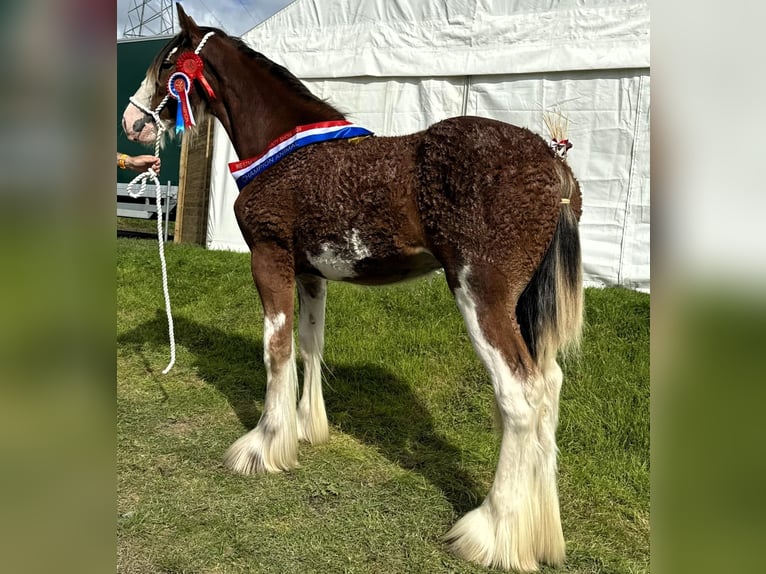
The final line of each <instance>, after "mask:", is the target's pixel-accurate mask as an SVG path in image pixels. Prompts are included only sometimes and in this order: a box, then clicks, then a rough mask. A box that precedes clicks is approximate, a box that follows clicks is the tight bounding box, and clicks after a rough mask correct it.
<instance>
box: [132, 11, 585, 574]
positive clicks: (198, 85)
mask: <svg viewBox="0 0 766 574" xmlns="http://www.w3.org/2000/svg"><path fill="white" fill-rule="evenodd" d="M177 6H178V19H179V23H180V32H179V33H178V35H176V36H175V37H174V38H172V39H171V40H170V41H169V42H168V44H167V45H166V46H165V47H164V48H163V49H162V50H161V51H160V52H159V53H158V54H157V56H156V57H155V59H154V61H153V62H152V64H151V66H150V67H149V69H148V71H147V74H146V77H145V79H144V80H143V82H142V84H141V86H140V87H139V89H138V91H137V92H136V94H135V95H134V96H133V97H132V98H131V100H130V101H131V103H130V104H129V105H128V106H127V108H126V110H125V112H124V115H123V120H122V124H123V128H124V130H125V132H126V134H127V136H128V137H129V138H130V139H131V140H134V141H139V142H143V143H146V144H151V143H153V142H154V140H155V138H156V137H161V136H164V135H165V134H167V133H169V132H170V131H171V130H172V128H173V125H174V121H175V125H176V129H184V128H185V127H188V128H189V129H193V127H194V124H195V120H194V116H195V115H196V116H197V117H201V115H203V114H212V115H213V116H214V117H216V118H217V119H218V120H219V121H220V123H221V125H222V126H223V128H224V129H225V130H226V132H227V134H228V136H229V138H230V140H231V142H232V143H233V146H234V149H235V151H236V153H237V154H238V156H239V157H240V158H248V159H247V160H242V161H241V162H235V163H234V164H231V165H230V168H231V169H232V173H233V174H234V175H235V177H237V178H241V179H238V185H239V186H240V192H239V195H238V198H237V199H236V202H235V205H234V211H235V214H236V219H237V223H238V225H239V228H240V230H241V232H242V235H243V237H244V239H245V241H246V243H247V245H248V247H249V249H250V254H251V255H250V256H251V269H252V275H253V280H254V282H255V285H256V287H257V290H258V294H259V298H260V301H261V304H262V306H263V315H264V326H263V331H264V336H263V347H264V350H263V358H264V364H265V367H266V372H267V381H266V392H265V399H264V406H263V411H262V414H261V416H260V419H259V421H258V423H257V425H256V426H255V428H254V429H252V430H250V432H248V433H246V434H245V435H244V436H242V437H241V438H239V439H238V440H237V441H236V442H234V444H233V445H232V446H231V447H230V448H229V449H228V451H227V452H226V454H225V457H224V461H225V464H226V466H227V467H229V468H230V469H232V470H233V471H234V472H237V473H243V474H254V473H271V472H279V471H288V470H290V469H294V468H295V467H296V466H297V464H298V461H297V449H298V441H306V442H308V443H312V444H318V443H322V442H324V441H327V440H329V427H328V422H327V414H326V411H325V405H324V399H323V395H322V377H321V362H322V352H323V347H324V323H325V300H326V296H327V281H328V280H332V281H345V282H350V283H355V284H362V285H381V284H387V283H392V282H397V281H402V280H406V279H411V278H415V277H418V276H421V275H424V274H427V273H430V272H434V271H435V270H438V269H443V273H444V276H445V278H446V281H447V284H448V286H449V289H450V290H451V292H452V294H453V296H454V299H455V301H456V304H457V307H458V309H459V311H460V313H461V314H462V317H463V319H464V322H465V326H466V329H467V332H468V335H469V338H470V340H471V342H472V344H473V347H474V349H475V351H476V353H477V355H478V357H479V358H480V360H481V362H482V363H483V365H484V366H485V367H486V369H487V371H488V373H489V378H490V380H491V383H492V386H493V390H494V397H495V403H496V415H497V416H496V418H498V422H499V426H500V432H501V433H502V436H501V443H500V451H499V457H498V462H497V469H496V473H495V476H494V479H493V482H492V485H491V487H490V489H489V492H488V494H487V495H486V498H485V499H484V500H483V501H482V503H481V504H480V505H479V506H478V507H477V508H475V509H473V510H471V511H469V512H468V513H466V514H465V515H464V516H462V517H461V518H460V519H459V520H458V521H457V522H456V523H455V524H454V525H453V527H452V528H451V529H450V530H449V532H447V534H446V535H445V537H444V540H445V541H446V543H447V544H448V545H449V547H450V548H451V549H452V551H453V552H455V553H456V554H457V555H458V556H460V557H462V558H464V559H466V560H469V561H473V562H476V563H479V564H482V565H484V566H488V567H494V568H500V569H505V570H517V571H523V572H529V571H534V570H536V569H537V568H538V567H539V564H540V563H547V564H550V565H553V566H557V565H561V564H562V563H563V562H564V558H565V544H564V537H563V532H562V528H561V518H560V510H559V501H558V491H557V461H556V457H557V448H556V438H555V432H556V427H557V424H558V406H559V393H560V389H561V385H562V379H563V374H562V370H561V368H560V366H559V364H558V362H557V359H558V358H559V355H560V354H561V353H566V352H571V351H573V350H576V348H577V345H578V344H579V341H580V338H581V330H582V315H583V287H582V263H581V253H580V242H579V232H578V223H579V218H580V214H581V210H582V207H581V205H582V199H581V193H580V188H579V185H578V183H577V180H576V179H575V177H574V175H573V174H572V171H571V169H570V168H569V166H568V165H567V164H566V162H565V161H564V160H563V159H562V158H561V156H560V155H559V154H557V153H556V151H555V149H552V148H551V145H550V144H549V143H548V142H546V141H545V140H544V139H543V138H542V137H541V136H539V135H536V134H534V133H533V132H531V131H529V130H527V129H525V128H521V127H516V126H513V125H510V124H507V123H503V122H499V121H495V120H491V119H485V118H478V117H455V118H450V119H446V120H443V121H440V122H438V123H435V124H433V125H432V126H430V127H429V128H427V129H425V130H423V131H420V132H417V133H413V134H410V135H404V136H399V137H380V136H376V135H372V134H370V133H369V132H366V130H363V129H361V130H360V129H359V126H355V125H354V124H352V123H351V122H348V121H347V120H346V118H345V116H344V114H342V113H341V112H340V111H338V110H337V109H335V108H334V107H333V106H332V105H330V104H329V103H327V102H325V101H323V100H320V99H319V98H317V97H315V96H314V95H313V94H311V92H310V91H309V90H308V89H307V88H306V87H305V85H304V84H302V83H301V82H300V81H299V80H298V79H297V78H296V77H295V76H294V75H293V74H291V73H290V72H289V71H288V70H287V69H285V68H284V67H282V66H280V65H278V64H276V63H274V62H272V61H271V60H269V59H268V58H266V57H265V56H264V55H262V54H260V53H258V52H256V51H254V50H252V49H250V48H249V47H248V46H247V45H246V44H245V43H244V42H243V41H242V40H240V39H238V38H234V37H231V36H229V35H227V34H226V33H225V32H223V31H222V30H219V29H217V28H210V27H200V26H198V25H197V24H196V23H195V22H194V21H193V20H192V18H190V17H189V16H187V15H186V13H185V12H184V11H183V9H182V8H181V6H180V4H177ZM322 130H326V131H328V132H329V133H330V134H331V135H330V137H329V138H326V139H322V137H324V136H322V134H321V133H320V134H319V136H322V137H319V139H317V140H312V141H309V142H308V143H306V140H310V139H311V137H314V135H316V134H317V133H318V132H322ZM333 130H335V131H334V132H333ZM338 130H340V131H341V132H342V131H343V130H347V131H346V132H344V134H341V135H338V136H337V137H335V136H336V135H337V133H338ZM306 134H309V135H308V136H306ZM360 134H361V135H360ZM303 136H306V137H305V138H304V137H303ZM301 138H303V139H301ZM275 150H276V151H275ZM285 150H286V151H285ZM275 154H276V155H275ZM250 158H253V159H250ZM253 165H256V167H258V168H259V169H260V171H258V173H256V174H255V175H253V174H252V172H248V169H250V167H251V166H253ZM296 287H297V291H298V302H299V309H298V341H299V348H300V354H301V357H302V360H303V365H304V374H303V388H302V394H301V396H300V400H298V377H297V370H296V351H295V345H294V336H293V320H294V290H295V289H296Z"/></svg>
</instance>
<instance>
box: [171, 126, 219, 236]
mask: <svg viewBox="0 0 766 574" xmlns="http://www.w3.org/2000/svg"><path fill="white" fill-rule="evenodd" d="M212 162H213V122H212V120H210V118H207V119H205V120H204V122H203V123H202V124H201V125H200V126H199V127H198V128H197V133H196V134H195V135H194V136H190V135H189V134H188V133H185V134H184V136H183V140H182V141H181V161H180V165H179V177H178V207H177V208H176V225H175V231H174V233H173V241H174V242H175V243H194V244H197V245H202V246H203V247H204V246H205V242H206V240H207V214H208V203H209V200H210V172H211V166H212Z"/></svg>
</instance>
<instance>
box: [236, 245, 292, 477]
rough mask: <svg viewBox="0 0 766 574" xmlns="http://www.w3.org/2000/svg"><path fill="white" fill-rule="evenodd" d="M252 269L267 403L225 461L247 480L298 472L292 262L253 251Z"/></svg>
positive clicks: (272, 253) (278, 254)
mask: <svg viewBox="0 0 766 574" xmlns="http://www.w3.org/2000/svg"><path fill="white" fill-rule="evenodd" d="M252 269H253V278H254V279H255V284H256V286H257V287H258V294H259V295H260V297H261V302H262V304H263V362H264V364H265V366H266V397H265V399H264V404H263V412H262V414H261V418H260V420H259V421H258V424H257V425H256V426H255V428H254V429H253V430H251V431H250V432H249V433H247V434H246V435H244V436H242V437H241V438H239V440H237V441H236V442H235V443H234V444H233V445H231V447H230V448H229V450H228V451H227V453H226V456H225V463H226V465H227V466H228V467H230V468H231V469H232V470H234V471H235V472H240V473H243V474H252V473H256V472H279V471H282V470H290V469H292V468H295V467H296V466H298V427H297V420H296V389H297V386H298V377H297V373H296V369H295V348H294V345H293V307H294V303H293V297H294V285H295V279H294V275H293V267H292V258H291V257H290V256H289V255H288V254H287V253H285V252H282V251H274V250H266V249H263V248H262V249H254V250H253V257H252Z"/></svg>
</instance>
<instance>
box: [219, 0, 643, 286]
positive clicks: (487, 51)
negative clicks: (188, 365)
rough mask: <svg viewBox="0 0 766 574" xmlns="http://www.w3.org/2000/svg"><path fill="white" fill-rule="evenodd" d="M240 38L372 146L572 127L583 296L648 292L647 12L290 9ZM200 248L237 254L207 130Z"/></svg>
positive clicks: (319, 3)
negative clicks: (204, 228)
mask: <svg viewBox="0 0 766 574" xmlns="http://www.w3.org/2000/svg"><path fill="white" fill-rule="evenodd" d="M243 39H244V40H245V41H246V42H247V43H248V44H249V45H250V46H252V47H253V48H254V49H255V50H257V51H259V52H262V53H263V54H265V55H266V56H268V57H269V58H271V59H272V60H274V61H276V62H278V63H280V64H282V65H284V66H285V67H287V68H288V69H289V70H291V71H292V72H293V73H294V74H295V75H296V76H298V77H299V78H300V79H302V80H303V81H304V82H305V83H306V85H307V86H308V87H309V89H310V90H311V91H312V92H313V93H314V94H316V95H317V96H319V97H320V98H324V99H327V100H328V101H330V103H332V104H333V105H335V106H336V107H338V108H339V109H341V110H342V111H344V112H346V113H347V114H348V117H349V119H351V120H352V121H354V122H356V123H359V124H361V125H364V126H365V127H367V128H368V129H371V130H372V131H374V132H376V133H377V134H379V135H399V134H405V133H410V132H414V131H418V130H421V129H424V128H426V127H427V126H429V125H430V124H432V123H434V122H436V121H438V120H441V119H444V118H447V117H451V116H457V115H478V116H485V117H491V118H495V119H499V120H503V121H506V122H509V123H512V124H516V125H520V126H525V127H528V128H529V129H531V130H533V131H535V132H537V133H540V134H541V135H543V136H544V137H547V133H546V130H545V127H544V123H543V110H549V109H551V108H554V107H558V108H560V110H561V111H562V112H563V113H564V114H565V115H566V116H567V117H568V118H569V119H570V129H569V139H570V140H571V141H572V142H573V144H574V148H573V149H572V150H570V152H569V156H568V161H569V163H570V165H571V166H572V168H573V170H574V172H575V175H576V176H577V178H578V180H579V181H580V184H581V187H582V190H583V195H584V199H583V216H582V221H581V234H582V241H583V265H584V272H585V280H586V284H588V285H622V286H625V287H629V288H634V289H640V290H643V291H648V290H649V205H650V203H649V8H648V5H647V3H646V2H635V1H625V0H623V1H620V0H595V1H591V2H583V1H582V0H428V1H426V0H297V1H295V2H293V3H292V4H290V5H289V6H287V7H286V8H285V9H283V10H282V11H281V12H278V13H277V14H275V15H274V16H273V17H271V18H269V19H268V20H266V21H264V22H262V23H261V24H260V25H258V26H256V27H255V28H254V29H252V30H251V31H250V32H248V33H247V34H245V35H244V36H243ZM214 145H215V149H214V159H213V172H212V177H211V200H210V212H209V224H208V236H207V244H208V247H209V248H212V249H229V250H237V251H239V250H242V251H245V250H246V249H247V247H246V245H245V243H244V241H243V239H242V237H241V235H240V232H239V229H238V227H237V224H236V222H235V219H234V214H233V203H234V200H235V199H236V196H237V193H238V190H237V186H236V185H235V184H234V180H233V178H232V177H231V175H230V174H229V172H228V170H227V163H228V162H230V161H236V160H237V159H238V158H237V157H236V155H235V154H234V151H233V148H232V146H231V144H230V142H229V140H228V138H227V136H226V133H225V132H224V131H223V129H221V127H220V125H218V126H216V135H215V144H214Z"/></svg>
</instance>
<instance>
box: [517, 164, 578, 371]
mask: <svg viewBox="0 0 766 574" xmlns="http://www.w3.org/2000/svg"><path fill="white" fill-rule="evenodd" d="M554 165H555V169H556V172H557V174H558V176H559V178H560V180H561V187H560V189H561V200H562V201H561V208H560V211H559V220H558V224H557V225H556V232H555V233H554V235H553V240H552V241H551V244H550V245H549V246H548V250H547V251H546V253H545V256H544V257H543V260H542V262H541V263H540V265H539V266H538V268H537V270H536V271H535V274H534V275H533V276H532V280H531V281H530V282H529V285H527V287H526V289H525V290H524V292H523V293H522V294H521V297H520V298H519V302H518V303H517V305H516V316H517V318H518V321H519V324H520V327H521V332H522V335H523V337H524V341H525V342H526V344H527V347H529V350H530V353H531V354H532V358H533V359H534V361H535V363H536V364H538V365H542V364H544V363H545V362H547V361H548V360H550V359H555V357H556V353H557V352H558V351H563V352H564V353H566V352H568V351H575V350H577V348H578V347H579V343H580V336H581V333H582V324H583V286H582V257H581V253H580V235H579V232H578V229H577V224H578V219H579V212H580V204H581V198H580V187H579V185H578V184H577V180H575V178H574V176H573V175H572V172H571V170H570V169H569V167H568V166H567V165H566V164H565V163H564V162H563V161H560V160H558V159H557V160H555V161H554ZM570 202H571V203H570ZM575 209H576V211H575Z"/></svg>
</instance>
